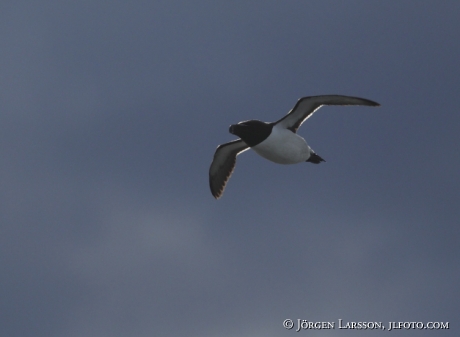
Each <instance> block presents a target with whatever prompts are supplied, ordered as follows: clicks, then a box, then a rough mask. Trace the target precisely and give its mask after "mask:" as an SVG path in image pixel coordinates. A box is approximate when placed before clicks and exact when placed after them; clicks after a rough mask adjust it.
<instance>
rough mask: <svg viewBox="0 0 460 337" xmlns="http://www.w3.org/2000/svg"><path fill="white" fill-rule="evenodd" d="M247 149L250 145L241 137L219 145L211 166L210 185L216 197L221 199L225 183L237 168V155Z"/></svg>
mask: <svg viewBox="0 0 460 337" xmlns="http://www.w3.org/2000/svg"><path fill="white" fill-rule="evenodd" d="M247 149H249V146H247V145H246V143H245V142H244V141H242V140H241V139H237V140H234V141H232V142H230V143H225V144H222V145H219V147H217V150H216V152H215V153H214V159H213V160H212V163H211V167H210V168H209V186H210V187H211V193H212V195H213V196H214V198H216V199H219V198H220V197H221V196H222V194H223V193H224V189H225V185H227V181H228V179H230V176H231V175H232V173H233V170H234V168H235V164H236V156H237V155H239V154H240V153H241V152H243V151H246V150H247Z"/></svg>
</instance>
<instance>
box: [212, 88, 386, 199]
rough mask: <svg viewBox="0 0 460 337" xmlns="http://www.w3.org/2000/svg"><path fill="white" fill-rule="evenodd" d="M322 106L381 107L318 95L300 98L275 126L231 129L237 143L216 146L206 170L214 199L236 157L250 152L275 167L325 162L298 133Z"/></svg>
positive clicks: (263, 124) (240, 125)
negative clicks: (277, 165) (270, 162)
mask: <svg viewBox="0 0 460 337" xmlns="http://www.w3.org/2000/svg"><path fill="white" fill-rule="evenodd" d="M323 105H364V106H372V107H376V106H380V104H379V103H376V102H374V101H371V100H368V99H365V98H359V97H352V96H343V95H321V96H308V97H302V98H300V99H299V100H298V101H297V103H296V105H295V106H294V107H293V108H292V110H290V111H289V112H288V113H287V115H285V116H284V117H283V118H281V119H280V120H278V121H276V122H272V123H266V122H262V121H259V120H247V121H243V122H239V123H238V124H233V125H230V128H229V132H230V133H231V134H233V135H235V136H238V137H240V138H239V139H236V140H233V141H231V142H228V143H225V144H222V145H219V146H218V147H217V149H216V152H215V153H214V157H213V160H212V163H211V166H210V168H209V186H210V188H211V193H212V195H213V196H214V198H216V199H219V198H220V197H221V196H222V194H223V193H224V189H225V186H226V185H227V182H228V180H229V179H230V176H231V175H232V173H233V170H234V169H235V165H236V157H237V156H238V155H239V154H241V153H243V152H245V151H247V150H249V149H252V150H254V151H255V152H256V153H257V154H259V155H260V156H262V157H263V158H265V159H268V160H270V161H272V162H274V163H277V164H298V163H302V162H309V163H313V164H319V163H321V162H325V160H324V159H323V158H321V157H320V156H319V155H318V154H316V153H315V151H313V150H312V148H311V147H310V146H309V145H308V144H307V142H306V141H305V139H304V138H302V137H301V136H299V135H298V134H297V130H298V129H299V127H300V126H301V125H302V123H303V122H305V121H306V120H307V119H308V118H309V117H311V116H312V115H313V113H314V112H315V111H317V110H318V109H319V108H321V107H322V106H323Z"/></svg>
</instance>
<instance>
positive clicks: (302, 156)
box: [252, 126, 310, 164]
mask: <svg viewBox="0 0 460 337" xmlns="http://www.w3.org/2000/svg"><path fill="white" fill-rule="evenodd" d="M252 149H253V150H254V151H256V152H257V153H258V154H259V155H261V156H262V157H264V158H265V159H268V160H270V161H272V162H275V163H278V164H297V163H301V162H304V161H306V160H307V159H308V158H309V157H310V147H309V146H308V145H307V142H306V141H305V139H303V138H302V137H300V136H299V135H297V134H296V133H293V132H291V131H289V130H287V129H278V128H277V127H276V126H275V127H274V128H273V130H272V133H271V134H270V136H268V138H267V139H265V140H264V141H263V142H262V143H260V144H258V145H256V146H254V147H252Z"/></svg>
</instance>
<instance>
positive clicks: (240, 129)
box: [228, 120, 273, 146]
mask: <svg viewBox="0 0 460 337" xmlns="http://www.w3.org/2000/svg"><path fill="white" fill-rule="evenodd" d="M272 127H273V125H272V123H264V122H261V121H258V120H250V121H244V122H239V123H238V124H233V125H230V128H229V130H228V131H229V132H230V133H231V134H232V135H235V136H238V137H240V138H241V139H242V140H244V142H245V143H246V144H248V145H249V146H255V145H257V144H259V143H260V142H261V141H263V140H264V139H266V138H267V137H268V136H269V135H270V132H271V129H272Z"/></svg>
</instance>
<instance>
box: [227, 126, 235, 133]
mask: <svg viewBox="0 0 460 337" xmlns="http://www.w3.org/2000/svg"><path fill="white" fill-rule="evenodd" d="M234 130H235V126H234V125H230V127H229V128H228V132H230V133H231V134H232V135H233V134H234V133H233V132H234Z"/></svg>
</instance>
